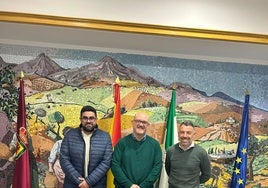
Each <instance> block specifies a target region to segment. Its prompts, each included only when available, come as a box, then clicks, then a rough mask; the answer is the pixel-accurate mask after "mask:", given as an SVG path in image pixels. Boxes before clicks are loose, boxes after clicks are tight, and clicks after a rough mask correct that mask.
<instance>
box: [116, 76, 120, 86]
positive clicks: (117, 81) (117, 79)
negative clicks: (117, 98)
mask: <svg viewBox="0 0 268 188" xmlns="http://www.w3.org/2000/svg"><path fill="white" fill-rule="evenodd" d="M115 83H117V84H119V83H120V79H119V77H118V76H117V77H116V79H115Z"/></svg>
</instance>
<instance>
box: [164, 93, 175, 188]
mask: <svg viewBox="0 0 268 188" xmlns="http://www.w3.org/2000/svg"><path fill="white" fill-rule="evenodd" d="M176 143H178V128H177V118H176V90H175V89H173V90H172V96H171V101H170V104H169V111H168V118H167V124H166V131H165V139H164V144H163V145H164V147H165V148H164V154H163V167H162V171H161V176H160V180H159V188H165V187H168V175H167V172H166V169H165V158H166V150H167V149H168V148H169V147H170V146H172V145H174V144H176Z"/></svg>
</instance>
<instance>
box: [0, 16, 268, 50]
mask: <svg viewBox="0 0 268 188" xmlns="http://www.w3.org/2000/svg"><path fill="white" fill-rule="evenodd" d="M0 21H2V22H15V23H27V24H40V25H50V26H62V27H72V28H84V29H96V30H106V31H116V32H128V33H140V34H148V35H162V36H173V37H188V38H199V39H211V40H222V41H234V42H246V43H256V44H266V45H268V35H262V34H252V33H241V32H230V31H218V30H205V29H194V28H182V27H170V26H161V25H150V24H139V23H128V22H117V21H107V20H94V19H82V18H70V17H59V16H50V15H38V14H28V13H16V12H4V11H0Z"/></svg>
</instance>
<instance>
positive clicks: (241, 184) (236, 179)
mask: <svg viewBox="0 0 268 188" xmlns="http://www.w3.org/2000/svg"><path fill="white" fill-rule="evenodd" d="M248 124H249V95H248V94H246V96H245V103H244V110H243V116H242V124H241V131H240V137H239V141H238V147H237V152H236V158H235V163H234V168H233V174H232V180H231V185H230V187H231V188H245V186H246V175H247V152H248Z"/></svg>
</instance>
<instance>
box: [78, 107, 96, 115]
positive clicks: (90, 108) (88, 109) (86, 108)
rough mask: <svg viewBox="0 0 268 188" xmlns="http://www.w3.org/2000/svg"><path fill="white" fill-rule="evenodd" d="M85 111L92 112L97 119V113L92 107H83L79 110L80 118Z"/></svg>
mask: <svg viewBox="0 0 268 188" xmlns="http://www.w3.org/2000/svg"><path fill="white" fill-rule="evenodd" d="M87 111H90V112H93V113H94V114H95V116H96V117H97V111H96V109H95V108H93V107H92V106H83V108H82V109H81V112H80V117H82V114H83V113H84V112H87Z"/></svg>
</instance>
